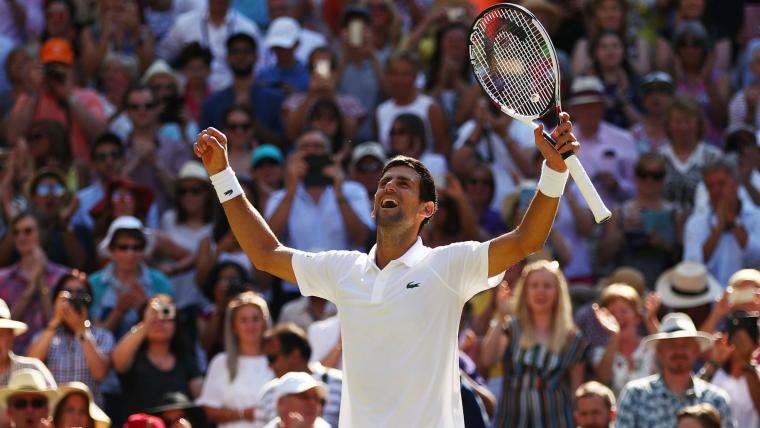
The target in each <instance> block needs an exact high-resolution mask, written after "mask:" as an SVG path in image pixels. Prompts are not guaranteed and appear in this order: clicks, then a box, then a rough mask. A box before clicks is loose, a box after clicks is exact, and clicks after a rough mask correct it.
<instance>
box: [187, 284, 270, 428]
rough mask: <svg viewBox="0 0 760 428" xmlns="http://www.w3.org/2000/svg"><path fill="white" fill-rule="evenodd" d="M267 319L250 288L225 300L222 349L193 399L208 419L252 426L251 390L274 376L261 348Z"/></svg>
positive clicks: (223, 427) (254, 408)
mask: <svg viewBox="0 0 760 428" xmlns="http://www.w3.org/2000/svg"><path fill="white" fill-rule="evenodd" d="M269 323H270V319H269V308H268V306H267V303H266V301H264V299H263V298H261V296H259V295H257V294H255V293H254V292H250V291H249V292H244V293H242V294H240V295H238V296H237V297H235V298H233V299H232V300H231V301H230V302H229V304H227V313H226V316H225V324H224V341H225V345H226V346H225V352H222V353H220V354H217V355H216V356H215V357H214V359H213V360H211V364H209V369H208V374H207V376H206V382H205V383H204V384H203V390H202V391H201V394H200V397H198V400H197V402H198V404H199V405H201V406H203V408H204V410H205V411H206V416H207V417H208V419H209V421H211V422H213V423H215V424H217V425H219V426H220V427H221V428H232V427H240V428H242V427H252V426H255V425H254V424H253V421H254V420H255V419H256V418H257V417H258V415H257V410H258V409H257V404H258V398H257V396H256V394H255V393H252V392H251V391H258V390H260V389H261V387H262V386H263V385H264V384H265V383H266V382H268V381H269V380H271V379H272V378H273V377H274V373H272V370H271V369H270V368H269V367H268V365H267V357H266V356H265V354H264V349H263V337H264V332H265V331H266V329H267V328H268V327H269Z"/></svg>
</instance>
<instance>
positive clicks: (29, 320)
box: [0, 212, 69, 355]
mask: <svg viewBox="0 0 760 428" xmlns="http://www.w3.org/2000/svg"><path fill="white" fill-rule="evenodd" d="M10 226H11V236H12V237H13V246H14V249H15V250H16V251H17V252H18V254H19V256H20V259H19V261H18V262H16V263H14V264H12V265H10V266H8V267H6V268H3V269H0V284H2V285H3V286H2V287H0V298H1V299H3V300H5V301H6V302H8V304H9V305H10V307H11V308H13V310H12V311H11V315H12V316H13V319H16V320H20V321H23V322H24V323H25V324H26V325H27V326H28V327H29V330H28V331H27V332H26V333H25V334H23V335H22V336H21V337H19V338H18V339H17V340H16V341H15V343H14V344H13V349H14V351H15V352H16V353H18V354H20V355H24V354H25V353H26V348H27V346H28V345H29V342H30V341H31V340H32V337H33V336H34V335H35V334H37V332H39V331H42V329H43V328H45V324H46V323H47V321H48V320H49V319H50V318H51V317H52V315H53V305H52V302H51V300H50V292H51V291H52V289H53V285H54V284H55V283H56V282H57V281H58V280H59V279H60V278H61V277H62V276H63V275H64V274H65V273H67V272H68V271H69V269H68V268H66V267H63V266H61V265H59V264H56V263H53V262H51V261H49V259H48V257H47V255H46V254H45V251H44V250H43V249H42V243H41V236H40V224H39V221H38V220H37V219H36V218H35V217H34V216H33V215H32V214H31V213H29V212H24V213H21V214H19V215H17V216H16V217H14V218H13V219H12V220H11V222H10ZM9 318H10V317H9ZM22 333H23V332H22Z"/></svg>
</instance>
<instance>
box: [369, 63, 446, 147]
mask: <svg viewBox="0 0 760 428" xmlns="http://www.w3.org/2000/svg"><path fill="white" fill-rule="evenodd" d="M419 70H420V64H419V61H418V60H417V58H416V57H415V56H414V55H413V54H411V53H410V52H407V51H402V52H398V53H395V54H393V55H392V56H391V57H390V58H389V59H388V63H387V65H386V73H387V74H388V91H389V95H390V98H389V99H388V100H386V101H384V102H383V103H382V104H380V105H378V106H377V110H376V112H375V120H376V121H377V133H378V137H379V138H378V139H379V140H380V143H381V144H382V145H384V146H385V147H386V148H387V147H389V146H390V142H389V137H390V130H391V128H392V126H393V122H394V120H395V118H396V117H397V116H398V115H399V114H402V113H414V114H416V115H417V116H419V117H420V118H421V119H422V122H423V123H424V124H425V136H426V141H427V142H428V145H426V146H424V147H423V151H424V152H430V151H433V152H435V153H438V154H441V155H444V156H447V155H448V154H449V151H450V150H451V141H450V140H449V132H448V127H447V126H446V118H445V116H444V112H443V109H442V108H441V106H440V105H439V104H438V102H437V101H435V100H434V99H433V98H432V97H430V96H428V95H425V94H423V93H421V92H420V90H419V89H417V87H416V86H415V83H414V81H415V78H416V76H417V73H418V72H419Z"/></svg>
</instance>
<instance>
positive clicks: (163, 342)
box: [112, 294, 203, 414]
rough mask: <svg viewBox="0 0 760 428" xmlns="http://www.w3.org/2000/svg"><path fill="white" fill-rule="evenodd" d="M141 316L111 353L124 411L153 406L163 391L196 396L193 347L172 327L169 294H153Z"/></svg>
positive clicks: (198, 385) (198, 378)
mask: <svg viewBox="0 0 760 428" xmlns="http://www.w3.org/2000/svg"><path fill="white" fill-rule="evenodd" d="M142 315H143V316H142V320H141V321H140V322H139V323H137V324H136V325H135V328H133V329H131V330H130V332H129V333H127V334H126V335H124V337H122V338H121V340H120V341H119V343H117V344H116V347H114V349H113V354H112V358H113V367H114V369H115V370H116V372H117V373H118V374H119V380H120V382H121V388H122V393H123V396H122V400H123V406H124V410H125V411H126V412H127V414H131V413H134V412H137V411H145V410H147V409H149V408H151V407H155V406H157V405H158V404H159V403H160V402H161V397H163V395H164V394H166V393H167V392H174V391H179V392H182V393H183V394H185V395H187V396H191V397H197V396H198V394H199V393H200V389H201V384H202V383H203V378H202V375H201V372H200V370H199V368H198V362H197V359H196V357H195V354H194V352H193V348H192V347H190V346H188V345H187V344H185V343H183V342H184V341H183V335H182V334H179V332H178V331H177V329H176V320H175V315H176V308H175V306H174V302H172V299H171V297H169V296H168V295H166V294H159V295H155V296H153V297H152V298H150V299H149V300H148V302H147V304H146V305H145V309H144V311H143V313H142Z"/></svg>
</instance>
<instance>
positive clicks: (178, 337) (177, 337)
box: [133, 293, 198, 367]
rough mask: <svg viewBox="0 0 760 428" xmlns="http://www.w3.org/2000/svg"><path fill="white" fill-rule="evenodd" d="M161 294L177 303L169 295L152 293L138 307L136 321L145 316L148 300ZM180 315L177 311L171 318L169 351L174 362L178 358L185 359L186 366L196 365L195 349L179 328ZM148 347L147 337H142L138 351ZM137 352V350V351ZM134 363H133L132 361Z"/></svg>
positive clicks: (174, 303)
mask: <svg viewBox="0 0 760 428" xmlns="http://www.w3.org/2000/svg"><path fill="white" fill-rule="evenodd" d="M159 296H163V297H168V298H169V300H171V302H172V304H173V305H175V307H176V305H177V303H176V302H175V301H174V298H172V297H171V296H169V295H168V294H164V293H159V294H155V295H153V296H152V297H151V298H149V299H148V300H146V301H145V304H144V305H142V307H140V310H139V311H138V312H137V313H138V315H139V320H138V322H140V321H142V320H143V317H144V316H145V308H146V307H148V305H149V304H150V302H151V301H152V300H153V299H155V298H156V297H159ZM180 316H181V311H177V313H176V316H175V318H174V319H173V320H172V322H173V323H174V333H173V334H172V338H171V339H170V341H169V352H170V353H171V354H172V355H174V357H175V358H176V359H177V360H178V361H177V362H176V363H175V364H180V362H179V359H180V358H182V359H185V361H188V362H189V364H188V366H187V367H191V366H197V364H198V360H197V357H196V354H195V349H193V347H192V346H191V345H190V342H189V340H188V339H187V338H186V336H187V335H186V334H184V333H185V332H184V331H183V330H182V329H180V321H181V320H180ZM147 349H148V338H147V336H146V337H145V338H144V339H143V341H142V344H140V351H143V352H144V351H146V350H147ZM138 352H139V351H138ZM133 364H134V363H133Z"/></svg>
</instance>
